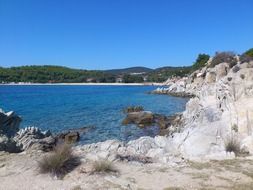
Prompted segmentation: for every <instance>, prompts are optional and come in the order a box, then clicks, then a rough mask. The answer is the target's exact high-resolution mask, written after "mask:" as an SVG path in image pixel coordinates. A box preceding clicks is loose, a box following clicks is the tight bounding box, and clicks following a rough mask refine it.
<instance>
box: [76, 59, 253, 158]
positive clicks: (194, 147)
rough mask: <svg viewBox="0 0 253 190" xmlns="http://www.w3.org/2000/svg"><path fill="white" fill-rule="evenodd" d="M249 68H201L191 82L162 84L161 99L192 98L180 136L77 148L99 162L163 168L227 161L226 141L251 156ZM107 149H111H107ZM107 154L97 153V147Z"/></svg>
mask: <svg viewBox="0 0 253 190" xmlns="http://www.w3.org/2000/svg"><path fill="white" fill-rule="evenodd" d="M251 67H253V63H243V64H240V63H238V64H237V65H236V66H234V67H233V68H229V64H227V63H221V64H219V65H216V66H215V67H214V68H208V67H204V68H202V69H201V70H198V71H195V72H194V73H193V74H192V75H191V76H189V77H185V78H181V79H171V80H167V81H166V83H165V84H166V85H168V87H166V88H158V89H157V92H162V93H178V92H180V93H186V94H192V95H195V98H192V99H190V100H189V102H188V103H187V105H186V110H185V111H184V112H183V117H182V121H181V122H183V126H182V129H181V131H180V132H178V133H174V134H173V136H169V137H155V138H151V137H141V138H139V139H137V140H133V141H130V142H128V143H127V144H123V143H121V142H118V141H106V142H102V143H97V144H92V145H85V146H82V147H79V149H82V150H83V151H84V152H85V153H87V152H89V153H92V154H93V155H96V156H102V157H104V158H113V159H115V158H116V155H117V154H120V155H135V156H140V157H143V156H144V157H150V158H151V159H152V160H153V161H154V162H162V163H168V162H171V161H175V158H177V159H178V162H181V161H182V159H185V158H186V159H194V160H195V159H197V160H205V159H231V158H234V157H235V154H234V153H233V152H231V153H229V152H226V151H225V142H226V140H227V138H228V137H229V136H231V135H233V136H234V138H236V139H237V140H238V142H240V146H241V148H242V149H243V150H244V151H248V152H249V153H250V154H253V148H252V147H253V134H252V132H253V129H252V128H253V121H252V120H253V119H252V118H253V68H251ZM111 144H116V146H113V147H114V148H113V149H111V148H109V147H111ZM103 146H105V147H107V148H101V147H103ZM105 152H106V153H105Z"/></svg>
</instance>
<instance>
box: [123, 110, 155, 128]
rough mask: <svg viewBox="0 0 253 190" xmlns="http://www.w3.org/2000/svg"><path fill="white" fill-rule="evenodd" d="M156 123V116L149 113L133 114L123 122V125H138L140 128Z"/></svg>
mask: <svg viewBox="0 0 253 190" xmlns="http://www.w3.org/2000/svg"><path fill="white" fill-rule="evenodd" d="M152 123H154V115H153V113H152V112H149V111H141V112H131V113H128V114H127V117H126V118H125V119H124V120H123V122H122V124H124V125H127V124H137V125H139V126H147V125H151V124H152Z"/></svg>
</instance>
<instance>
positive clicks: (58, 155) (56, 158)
mask: <svg viewBox="0 0 253 190" xmlns="http://www.w3.org/2000/svg"><path fill="white" fill-rule="evenodd" d="M80 163H81V162H80V159H79V157H76V156H74V155H73V153H72V148H71V146H70V145H67V144H61V145H57V146H56V147H55V150H54V151H53V152H52V153H50V154H49V155H47V156H45V157H43V158H42V160H41V161H39V169H40V172H41V173H50V174H52V175H54V176H56V177H58V178H62V177H63V176H64V175H65V174H67V173H69V172H71V171H72V170H73V169H75V168H76V167H77V166H78V165H79V164H80Z"/></svg>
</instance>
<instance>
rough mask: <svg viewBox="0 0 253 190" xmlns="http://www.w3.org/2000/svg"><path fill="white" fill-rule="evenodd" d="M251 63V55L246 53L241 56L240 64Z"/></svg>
mask: <svg viewBox="0 0 253 190" xmlns="http://www.w3.org/2000/svg"><path fill="white" fill-rule="evenodd" d="M250 61H253V56H252V57H251V56H249V55H247V54H245V53H244V54H242V55H241V56H240V62H241V64H242V63H249V62H250Z"/></svg>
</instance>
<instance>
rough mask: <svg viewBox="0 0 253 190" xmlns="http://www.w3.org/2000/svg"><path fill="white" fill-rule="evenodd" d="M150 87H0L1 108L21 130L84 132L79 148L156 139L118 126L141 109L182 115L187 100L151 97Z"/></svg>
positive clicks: (151, 130) (153, 131)
mask: <svg viewBox="0 0 253 190" xmlns="http://www.w3.org/2000/svg"><path fill="white" fill-rule="evenodd" d="M155 88H156V87H155V86H126V85H124V86H115V85H112V86H105V85H103V86H99V85H89V86H82V85H0V108H1V109H3V110H4V111H5V112H7V111H15V112H16V113H17V114H18V115H19V116H21V118H22V122H21V126H20V127H21V128H24V127H28V126H35V127H39V128H41V129H42V130H50V131H51V132H53V133H59V132H61V131H66V130H68V129H77V128H82V127H87V128H88V129H89V130H88V131H87V132H86V133H85V134H83V135H82V136H81V141H80V142H81V143H83V144H87V143H95V142H100V141H105V140H108V139H119V140H122V141H126V142H127V141H129V140H133V139H136V138H139V137H141V136H155V135H157V134H158V133H159V130H158V127H157V126H149V127H146V128H139V127H138V126H135V125H126V126H124V125H122V120H123V119H124V118H125V116H126V115H125V113H123V110H124V108H126V107H128V106H143V108H144V109H145V110H147V111H152V112H153V113H158V114H164V115H172V114H175V113H177V112H181V111H183V110H184V109H185V105H186V103H187V101H188V99H186V98H180V97H172V96H168V95H155V94H150V93H148V92H150V91H152V90H154V89H155Z"/></svg>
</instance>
